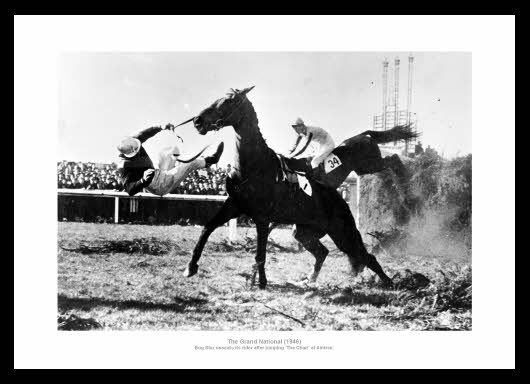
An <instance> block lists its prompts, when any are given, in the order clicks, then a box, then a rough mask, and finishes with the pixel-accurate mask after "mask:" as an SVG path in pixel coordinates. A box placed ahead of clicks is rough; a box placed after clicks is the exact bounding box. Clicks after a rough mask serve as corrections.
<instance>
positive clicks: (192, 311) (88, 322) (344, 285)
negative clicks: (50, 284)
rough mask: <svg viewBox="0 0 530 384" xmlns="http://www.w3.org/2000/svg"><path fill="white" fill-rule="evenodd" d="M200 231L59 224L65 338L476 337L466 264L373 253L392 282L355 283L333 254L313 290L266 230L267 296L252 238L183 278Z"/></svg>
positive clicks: (218, 248) (221, 236)
mask: <svg viewBox="0 0 530 384" xmlns="http://www.w3.org/2000/svg"><path fill="white" fill-rule="evenodd" d="M200 230H201V228H199V227H193V226H187V227H181V226H177V225H174V226H147V225H115V224H91V223H66V222H60V223H58V257H57V259H58V329H61V330H471V260H470V257H469V256H461V255H454V257H447V256H443V257H437V256H436V255H433V254H432V252H426V253H425V254H417V255H411V254H408V255H391V254H390V253H384V252H383V253H381V254H379V255H377V257H378V260H379V262H380V263H381V265H382V266H383V269H384V270H385V271H386V272H387V274H388V275H389V276H390V277H393V280H394V282H395V284H396V286H395V288H393V289H384V288H382V287H381V286H380V284H379V282H378V280H377V278H376V277H375V276H374V275H373V274H372V273H371V272H370V271H365V272H363V273H362V274H361V275H359V276H357V277H355V278H354V277H352V276H351V274H350V269H349V264H348V261H347V258H346V255H344V254H342V253H341V252H340V251H338V250H337V248H336V247H335V245H334V244H333V243H332V242H331V241H330V240H329V238H327V237H326V238H324V243H325V244H326V246H327V247H328V248H329V249H330V255H329V256H328V258H327V259H326V262H325V264H324V267H323V269H322V272H321V274H320V277H319V281H318V283H317V284H316V285H304V284H300V280H301V279H302V278H303V277H305V276H307V275H308V274H309V272H310V271H311V270H312V265H313V260H314V259H313V257H312V256H311V255H310V254H309V253H308V252H306V251H300V252H299V251H298V248H297V246H296V243H295V242H294V240H293V239H292V238H291V236H290V231H289V230H286V229H276V230H274V231H273V232H272V234H271V238H272V240H273V243H272V244H270V245H269V247H268V248H269V252H268V254H267V264H266V269H267V277H268V280H269V285H268V287H267V289H266V290H259V289H257V287H255V286H252V285H251V284H250V276H251V268H252V264H253V262H254V255H255V254H254V250H255V230H254V228H248V229H247V228H240V234H241V235H242V236H243V238H244V237H245V236H246V235H248V238H246V239H245V240H243V241H241V243H237V244H229V243H228V242H227V241H226V236H227V230H228V229H227V227H223V228H219V229H218V230H217V231H216V232H214V234H213V235H212V236H211V237H210V240H209V242H208V243H207V245H206V248H205V250H204V253H203V256H202V258H201V261H200V263H199V265H200V268H199V273H198V274H197V275H195V276H193V277H192V278H185V277H184V276H182V271H183V269H184V267H185V265H186V263H187V262H188V261H189V258H190V254H191V250H192V249H193V247H194V245H195V243H196V241H197V239H198V238H199V234H200Z"/></svg>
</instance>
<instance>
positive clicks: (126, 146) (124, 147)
mask: <svg viewBox="0 0 530 384" xmlns="http://www.w3.org/2000/svg"><path fill="white" fill-rule="evenodd" d="M141 147H142V143H141V142H140V140H138V139H135V138H134V137H126V138H125V139H123V140H122V141H121V143H120V144H119V145H118V147H117V148H118V151H120V153H121V154H122V155H123V156H125V157H134V156H135V155H136V154H137V153H138V151H140V148H141Z"/></svg>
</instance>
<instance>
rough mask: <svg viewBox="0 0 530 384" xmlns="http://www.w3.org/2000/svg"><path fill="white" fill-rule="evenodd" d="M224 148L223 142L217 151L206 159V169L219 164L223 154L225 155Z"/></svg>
mask: <svg viewBox="0 0 530 384" xmlns="http://www.w3.org/2000/svg"><path fill="white" fill-rule="evenodd" d="M224 147H225V144H224V143H223V142H222V141H221V142H220V143H219V145H218V146H217V150H216V151H215V153H214V154H213V155H210V156H206V157H205V158H204V161H206V167H209V166H210V165H212V164H217V162H218V161H219V159H220V158H221V154H222V153H223V150H224Z"/></svg>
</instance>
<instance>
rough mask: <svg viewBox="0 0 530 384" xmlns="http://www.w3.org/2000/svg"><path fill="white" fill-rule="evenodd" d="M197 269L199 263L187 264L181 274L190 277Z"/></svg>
mask: <svg viewBox="0 0 530 384" xmlns="http://www.w3.org/2000/svg"><path fill="white" fill-rule="evenodd" d="M198 270H199V265H198V264H188V266H187V267H186V269H185V270H184V273H183V275H184V276H185V277H192V276H193V275H195V274H196V273H197V271H198Z"/></svg>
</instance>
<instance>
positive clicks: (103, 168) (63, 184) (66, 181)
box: [57, 161, 122, 191]
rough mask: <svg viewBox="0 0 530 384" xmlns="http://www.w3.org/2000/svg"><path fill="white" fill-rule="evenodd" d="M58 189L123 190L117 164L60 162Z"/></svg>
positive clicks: (58, 165)
mask: <svg viewBox="0 0 530 384" xmlns="http://www.w3.org/2000/svg"><path fill="white" fill-rule="evenodd" d="M57 187H58V188H68V189H107V190H114V191H119V190H121V189H122V188H121V186H120V181H119V178H118V175H117V166H116V164H98V163H83V162H73V161H60V162H58V163H57Z"/></svg>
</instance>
